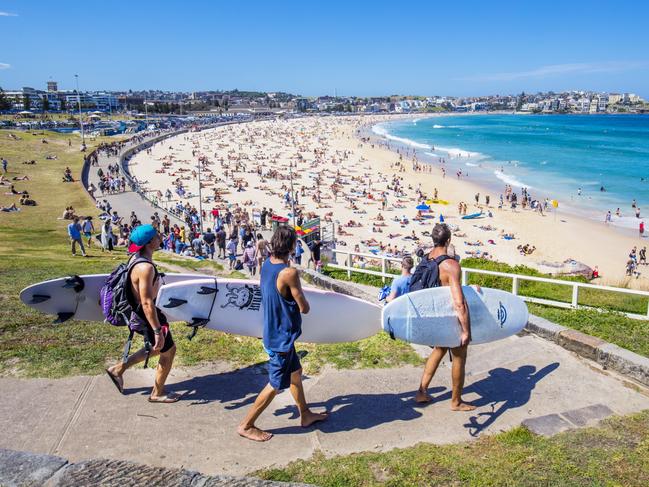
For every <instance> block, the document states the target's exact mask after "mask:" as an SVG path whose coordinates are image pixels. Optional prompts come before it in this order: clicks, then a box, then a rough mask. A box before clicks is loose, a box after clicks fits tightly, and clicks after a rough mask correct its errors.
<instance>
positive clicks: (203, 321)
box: [187, 318, 210, 341]
mask: <svg viewBox="0 0 649 487" xmlns="http://www.w3.org/2000/svg"><path fill="white" fill-rule="evenodd" d="M209 321H210V320H209V319H207V318H192V322H191V323H187V326H191V327H192V331H191V333H190V334H189V335H187V339H188V340H190V341H191V339H192V338H194V337H195V336H196V333H198V329H199V328H203V327H204V326H205V325H207V324H208V323H209Z"/></svg>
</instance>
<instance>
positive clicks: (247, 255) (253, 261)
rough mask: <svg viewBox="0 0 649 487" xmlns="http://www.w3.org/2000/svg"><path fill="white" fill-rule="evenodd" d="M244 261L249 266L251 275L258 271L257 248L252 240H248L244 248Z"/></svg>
mask: <svg viewBox="0 0 649 487" xmlns="http://www.w3.org/2000/svg"><path fill="white" fill-rule="evenodd" d="M243 263H244V264H245V265H246V267H248V272H249V273H250V275H251V276H254V275H255V274H256V273H257V248H256V247H255V245H254V244H253V243H252V241H248V243H246V248H245V249H244V250H243Z"/></svg>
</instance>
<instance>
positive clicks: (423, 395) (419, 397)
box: [415, 389, 433, 404]
mask: <svg viewBox="0 0 649 487" xmlns="http://www.w3.org/2000/svg"><path fill="white" fill-rule="evenodd" d="M415 402H418V403H422V404H425V403H428V402H433V398H432V397H431V395H430V394H428V393H427V392H426V391H422V390H421V389H418V390H417V394H416V395H415Z"/></svg>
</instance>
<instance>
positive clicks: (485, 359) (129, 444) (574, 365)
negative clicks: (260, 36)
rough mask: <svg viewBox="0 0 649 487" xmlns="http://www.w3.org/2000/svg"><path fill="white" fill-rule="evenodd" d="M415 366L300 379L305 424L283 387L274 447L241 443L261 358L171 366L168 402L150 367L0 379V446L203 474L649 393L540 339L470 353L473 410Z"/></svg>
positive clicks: (535, 418)
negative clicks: (424, 397)
mask: <svg viewBox="0 0 649 487" xmlns="http://www.w3.org/2000/svg"><path fill="white" fill-rule="evenodd" d="M419 375H420V369H417V368H413V367H404V368H399V369H382V370H351V371H350V370H333V369H327V370H325V371H324V372H323V373H322V374H321V375H319V376H315V377H308V378H306V379H305V388H306V394H307V399H308V400H309V401H310V403H311V404H312V405H313V406H314V408H315V409H316V410H324V409H326V410H327V411H329V412H330V413H331V416H330V418H329V420H328V421H327V422H325V423H322V424H321V425H320V426H319V427H318V428H308V429H302V428H300V426H299V423H298V420H297V412H296V408H295V406H294V405H293V401H292V399H291V396H290V394H289V393H288V392H284V393H282V394H280V395H279V396H277V398H276V399H275V401H274V402H273V403H272V404H271V406H270V408H269V410H267V411H266V412H265V413H264V414H263V415H262V417H261V418H260V420H259V426H261V427H263V428H266V429H268V430H270V431H272V432H273V433H274V434H275V438H273V439H272V440H271V441H270V442H268V443H253V442H251V441H248V440H245V439H243V438H240V437H239V436H238V435H237V434H236V432H235V429H236V426H237V424H238V422H239V421H240V420H241V418H242V417H243V416H244V414H245V413H246V411H247V409H248V407H249V406H250V404H251V403H252V402H253V400H254V398H255V395H256V393H257V392H258V391H259V390H260V389H261V388H262V387H263V385H264V384H265V383H266V375H265V368H264V366H263V364H262V365H258V366H253V367H246V368H243V369H239V370H232V369H231V368H229V367H228V366H227V365H225V364H217V365H212V366H209V367H200V368H188V369H176V370H174V371H173V373H172V376H171V377H170V380H169V384H170V389H171V390H174V391H183V392H186V395H185V396H184V398H183V400H181V401H180V402H179V403H177V404H173V405H163V404H150V403H148V402H147V400H146V398H147V395H148V393H149V390H150V389H149V388H150V386H151V383H152V378H153V371H152V370H143V369H141V368H138V369H135V370H132V371H129V372H128V374H127V376H126V391H125V392H126V394H125V395H124V396H121V395H119V394H118V393H117V391H116V390H115V387H114V386H113V384H112V382H110V380H109V379H108V377H106V376H105V375H100V376H96V377H71V378H67V379H60V380H44V379H32V380H24V379H8V378H5V379H0V390H2V394H1V395H0V429H1V430H2V432H3V434H2V435H0V448H8V449H13V450H26V451H32V452H37V453H47V454H53V455H58V456H63V457H66V458H69V459H70V461H73V462H77V461H82V460H85V459H93V458H107V459H115V460H130V461H135V462H139V463H145V464H148V465H151V466H156V465H159V466H167V467H183V468H186V469H191V470H198V471H200V472H203V473H205V474H230V475H239V474H246V473H249V472H251V471H254V470H257V469H260V468H264V467H269V466H272V465H284V464H287V463H288V462H290V461H292V460H296V459H299V458H309V457H310V456H311V455H313V453H314V452H315V451H322V452H324V453H325V454H326V455H328V456H330V455H338V454H349V453H353V452H361V451H386V450H390V449H392V448H395V447H406V446H411V445H415V444H416V443H418V442H431V443H439V444H441V443H450V442H459V441H466V440H472V439H474V438H476V437H478V436H480V435H483V434H490V433H496V432H499V431H502V430H508V429H510V428H512V427H515V426H517V425H520V424H522V423H525V424H527V425H528V426H529V427H530V428H531V429H533V430H534V431H537V432H539V433H543V434H553V433H556V432H558V431H561V430H563V429H567V428H574V427H577V426H584V425H589V424H593V423H594V422H596V421H597V420H599V419H601V418H602V417H605V416H608V415H610V414H627V413H631V412H634V411H639V410H642V409H646V408H649V395H648V394H647V391H646V390H643V389H639V388H637V387H636V386H634V385H632V384H630V383H629V382H628V381H626V380H625V379H622V378H621V377H619V376H616V375H615V374H611V373H609V372H607V371H603V370H601V369H599V368H598V367H597V366H596V365H594V363H592V362H589V361H585V360H584V359H581V358H579V357H577V356H576V355H574V354H573V353H571V352H568V351H566V350H564V349H563V348H561V347H559V346H557V345H555V344H553V343H550V342H547V341H545V340H543V339H541V338H538V337H535V336H533V335H526V336H523V337H516V336H515V337H511V338H509V339H507V340H503V341H499V342H495V343H491V344H487V345H480V346H473V347H471V349H470V356H469V363H468V375H467V381H466V388H465V399H466V400H469V401H473V402H474V403H475V404H476V405H477V406H478V409H477V410H476V411H474V412H470V413H457V412H451V411H450V410H449V396H450V391H449V386H450V371H449V365H448V364H442V366H441V367H440V370H439V371H438V374H437V376H436V377H435V379H434V380H433V383H432V384H431V392H432V394H433V395H434V397H435V399H436V401H435V402H434V403H433V404H430V405H428V406H425V407H420V406H418V405H417V404H415V403H414V401H413V391H414V389H415V388H416V387H417V385H418V381H419Z"/></svg>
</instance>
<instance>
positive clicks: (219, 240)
mask: <svg viewBox="0 0 649 487" xmlns="http://www.w3.org/2000/svg"><path fill="white" fill-rule="evenodd" d="M226 239H227V236H226V234H225V229H224V228H223V227H222V226H221V227H219V228H218V229H217V230H216V246H217V247H218V249H219V255H218V258H219V259H225V241H226Z"/></svg>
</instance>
